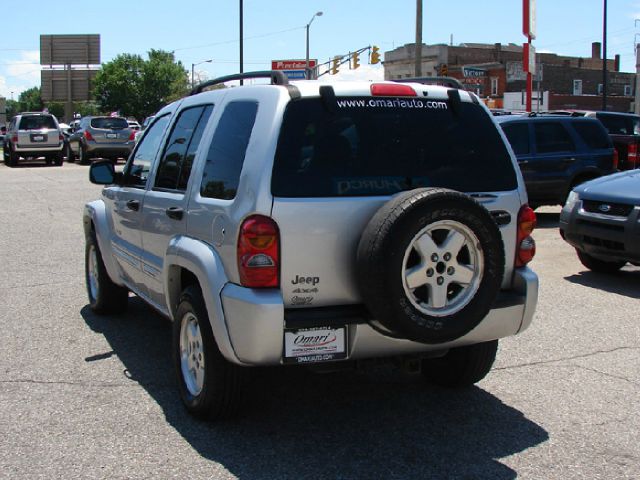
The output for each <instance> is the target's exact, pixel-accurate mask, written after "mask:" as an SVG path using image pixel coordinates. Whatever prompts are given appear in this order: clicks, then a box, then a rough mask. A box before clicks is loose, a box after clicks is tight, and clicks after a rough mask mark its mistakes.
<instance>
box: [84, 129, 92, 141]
mask: <svg viewBox="0 0 640 480" xmlns="http://www.w3.org/2000/svg"><path fill="white" fill-rule="evenodd" d="M84 139H85V140H87V141H89V142H93V135H91V132H89V130H85V131H84Z"/></svg>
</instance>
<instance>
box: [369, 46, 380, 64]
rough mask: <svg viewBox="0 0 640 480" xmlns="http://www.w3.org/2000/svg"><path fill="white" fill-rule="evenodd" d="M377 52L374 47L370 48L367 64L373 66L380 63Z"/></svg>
mask: <svg viewBox="0 0 640 480" xmlns="http://www.w3.org/2000/svg"><path fill="white" fill-rule="evenodd" d="M378 50H380V49H379V48H378V47H376V46H375V45H374V46H373V47H371V61H370V62H369V63H370V64H371V65H375V64H376V63H379V62H380V54H379V53H378Z"/></svg>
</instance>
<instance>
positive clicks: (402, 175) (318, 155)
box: [271, 97, 518, 197]
mask: <svg viewBox="0 0 640 480" xmlns="http://www.w3.org/2000/svg"><path fill="white" fill-rule="evenodd" d="M334 107H335V108H326V107H325V106H324V105H323V102H322V100H321V99H319V98H311V99H301V100H297V101H293V102H291V103H290V104H289V105H288V107H287V110H286V112H285V115H284V119H283V124H282V129H281V132H280V138H279V141H278V147H277V151H276V158H275V163H274V168H273V175H272V181H271V190H272V194H273V195H274V196H276V197H339V196H371V195H391V194H394V193H397V192H400V191H404V190H410V189H414V188H420V187H446V188H451V189H454V190H458V191H462V192H480V191H487V192H490V191H511V190H515V189H516V188H517V186H518V183H517V178H516V173H515V171H514V167H513V163H512V161H511V158H510V156H509V153H508V151H507V148H506V146H505V144H504V142H503V140H502V138H501V136H500V135H499V133H498V131H497V128H496V127H495V125H494V124H493V122H492V121H491V118H490V117H489V115H488V114H487V113H486V111H485V110H484V109H483V108H482V107H480V106H479V105H475V104H472V103H468V102H462V103H460V104H459V105H456V108H455V109H454V108H452V107H451V105H450V104H449V102H448V101H443V100H437V101H433V100H428V99H426V98H420V99H418V98H380V97H374V98H371V97H353V98H338V99H337V100H336V102H335V105H334Z"/></svg>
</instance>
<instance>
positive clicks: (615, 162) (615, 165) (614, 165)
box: [613, 145, 631, 170]
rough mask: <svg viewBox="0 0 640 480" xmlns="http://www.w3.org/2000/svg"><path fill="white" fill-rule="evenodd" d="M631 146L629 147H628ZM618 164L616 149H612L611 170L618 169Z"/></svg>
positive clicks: (618, 154) (618, 155) (618, 158)
mask: <svg viewBox="0 0 640 480" xmlns="http://www.w3.org/2000/svg"><path fill="white" fill-rule="evenodd" d="M629 146H631V145H629ZM619 162H620V153H618V149H617V148H615V147H613V169H614V170H617V169H618V163H619Z"/></svg>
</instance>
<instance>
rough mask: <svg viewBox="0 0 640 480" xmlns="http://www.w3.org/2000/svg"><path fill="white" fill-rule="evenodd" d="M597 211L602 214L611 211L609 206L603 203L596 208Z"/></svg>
mask: <svg viewBox="0 0 640 480" xmlns="http://www.w3.org/2000/svg"><path fill="white" fill-rule="evenodd" d="M598 210H600V211H601V212H602V213H607V212H609V211H611V205H607V204H606V203H603V204H601V205H599V206H598Z"/></svg>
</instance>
